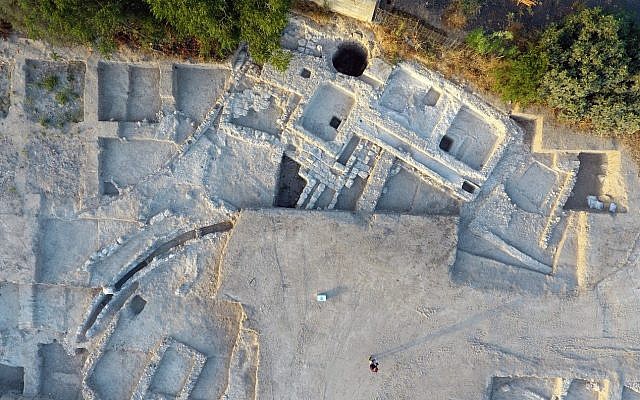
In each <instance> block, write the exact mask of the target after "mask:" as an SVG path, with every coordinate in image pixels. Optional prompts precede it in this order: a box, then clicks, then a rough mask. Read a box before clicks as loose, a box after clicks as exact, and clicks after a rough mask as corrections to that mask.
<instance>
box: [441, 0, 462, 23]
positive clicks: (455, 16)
mask: <svg viewBox="0 0 640 400" xmlns="http://www.w3.org/2000/svg"><path fill="white" fill-rule="evenodd" d="M442 22H443V23H444V25H445V26H447V27H449V28H453V29H463V28H464V27H465V26H466V25H467V16H466V15H465V13H464V12H463V11H462V8H461V7H460V3H459V2H457V1H454V2H452V3H451V4H449V6H447V8H446V9H445V10H444V12H443V13H442Z"/></svg>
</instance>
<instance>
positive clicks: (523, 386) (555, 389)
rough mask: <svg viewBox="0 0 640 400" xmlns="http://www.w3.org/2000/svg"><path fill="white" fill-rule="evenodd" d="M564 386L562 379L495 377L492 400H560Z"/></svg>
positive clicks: (492, 384)
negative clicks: (556, 399)
mask: <svg viewBox="0 0 640 400" xmlns="http://www.w3.org/2000/svg"><path fill="white" fill-rule="evenodd" d="M562 386H563V379H562V378H538V377H528V376H513V377H499V376H495V377H493V378H492V379H491V396H490V400H512V399H534V398H535V399H549V400H551V399H555V398H558V399H559V398H560V395H561V393H562Z"/></svg>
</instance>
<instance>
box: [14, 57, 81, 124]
mask: <svg viewBox="0 0 640 400" xmlns="http://www.w3.org/2000/svg"><path fill="white" fill-rule="evenodd" d="M85 71H86V66H85V64H84V63H83V62H79V61H70V62H58V61H43V60H29V59H28V60H26V61H25V64H24V72H25V78H24V79H25V100H24V111H25V114H26V116H27V118H28V119H29V120H30V121H33V122H38V123H40V125H42V126H45V127H46V126H56V127H61V126H62V125H64V124H66V123H69V122H81V121H83V120H84V75H85Z"/></svg>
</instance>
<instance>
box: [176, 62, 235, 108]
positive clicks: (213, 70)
mask: <svg viewBox="0 0 640 400" xmlns="http://www.w3.org/2000/svg"><path fill="white" fill-rule="evenodd" d="M230 75H231V71H230V70H229V69H226V68H222V67H201V66H195V65H187V64H175V65H174V66H173V97H174V99H175V101H176V109H177V110H178V111H181V112H183V113H185V114H186V115H188V116H189V117H190V118H192V119H194V120H196V121H202V120H203V119H204V117H205V116H206V114H207V112H208V111H209V110H210V109H211V108H212V107H213V106H214V105H215V104H216V101H217V100H218V98H219V97H220V96H221V95H222V93H223V92H224V90H225V88H226V86H227V81H228V80H229V76H230Z"/></svg>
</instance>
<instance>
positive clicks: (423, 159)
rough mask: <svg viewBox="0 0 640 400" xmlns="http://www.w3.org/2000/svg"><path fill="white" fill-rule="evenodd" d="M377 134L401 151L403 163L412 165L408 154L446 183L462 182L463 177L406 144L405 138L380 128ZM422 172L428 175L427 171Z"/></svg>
mask: <svg viewBox="0 0 640 400" xmlns="http://www.w3.org/2000/svg"><path fill="white" fill-rule="evenodd" d="M376 132H377V134H378V137H379V139H380V140H381V141H382V142H384V143H385V144H387V145H388V146H391V147H392V148H394V149H396V150H399V149H400V151H401V153H402V154H401V155H398V158H400V159H402V160H403V161H405V162H408V163H409V164H411V162H410V161H408V160H406V159H405V158H407V157H404V155H406V154H408V155H409V156H410V158H411V161H413V162H415V163H417V164H419V165H421V166H422V168H424V169H426V170H428V171H430V172H431V173H432V174H436V175H438V176H440V177H441V178H442V179H444V180H445V181H448V182H450V183H452V184H456V185H457V184H458V182H461V179H462V177H461V176H460V175H459V174H458V173H457V172H456V171H455V170H453V169H452V168H451V167H449V166H447V165H445V164H443V163H442V162H441V161H439V160H437V159H435V158H434V157H432V156H431V155H429V154H427V153H426V152H424V151H423V150H421V149H418V148H415V147H413V146H412V145H411V144H410V143H408V142H406V141H405V140H404V139H403V138H401V137H399V136H397V135H395V134H394V133H393V132H391V131H389V130H387V129H384V128H382V127H380V126H378V127H377V129H376ZM422 172H423V173H425V174H427V172H426V171H422Z"/></svg>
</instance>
